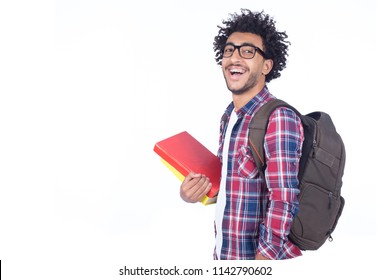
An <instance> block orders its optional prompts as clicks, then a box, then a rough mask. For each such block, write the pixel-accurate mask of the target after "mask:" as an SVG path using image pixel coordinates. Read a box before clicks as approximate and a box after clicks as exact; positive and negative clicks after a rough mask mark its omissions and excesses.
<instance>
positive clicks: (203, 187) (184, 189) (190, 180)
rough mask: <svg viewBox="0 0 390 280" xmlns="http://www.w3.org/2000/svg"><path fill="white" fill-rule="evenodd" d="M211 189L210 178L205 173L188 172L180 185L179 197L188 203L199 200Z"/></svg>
mask: <svg viewBox="0 0 390 280" xmlns="http://www.w3.org/2000/svg"><path fill="white" fill-rule="evenodd" d="M210 189H211V183H210V179H209V178H207V177H206V176H205V175H202V174H196V173H194V172H190V174H188V175H187V177H185V178H184V181H183V183H182V184H181V186H180V196H181V198H182V199H183V200H184V201H186V202H190V203H195V202H198V201H200V200H201V199H202V198H203V197H204V196H205V195H206V194H207V193H208V192H209V190H210Z"/></svg>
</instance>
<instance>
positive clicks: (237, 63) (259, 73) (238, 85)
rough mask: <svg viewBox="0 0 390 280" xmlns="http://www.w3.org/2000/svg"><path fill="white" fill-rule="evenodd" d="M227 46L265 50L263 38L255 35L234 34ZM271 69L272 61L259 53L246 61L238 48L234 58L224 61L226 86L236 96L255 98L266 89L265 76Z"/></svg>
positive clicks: (226, 58)
mask: <svg viewBox="0 0 390 280" xmlns="http://www.w3.org/2000/svg"><path fill="white" fill-rule="evenodd" d="M226 44H233V45H234V46H242V45H251V46H254V47H257V48H260V49H261V50H263V49H264V48H263V40H262V39H261V37H260V36H258V35H256V34H253V33H241V32H234V33H233V34H231V35H230V36H229V38H228V39H227V42H226ZM231 50H232V49H231V47H230V51H231ZM241 51H242V52H243V51H244V50H241ZM271 69H272V60H270V59H265V58H264V57H263V56H262V55H261V54H260V53H259V52H258V51H256V53H255V55H254V57H253V58H251V59H246V58H242V57H241V56H240V54H239V51H238V49H237V48H236V49H235V50H234V52H233V54H232V56H230V57H224V58H223V59H222V71H223V75H224V78H225V81H226V85H227V87H228V89H229V90H230V91H231V92H232V93H233V94H234V95H249V96H251V97H253V96H255V95H256V94H257V93H259V92H260V91H261V89H262V88H263V87H264V85H265V75H266V74H268V73H269V71H271Z"/></svg>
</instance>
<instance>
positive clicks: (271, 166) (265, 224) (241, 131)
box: [215, 87, 304, 260]
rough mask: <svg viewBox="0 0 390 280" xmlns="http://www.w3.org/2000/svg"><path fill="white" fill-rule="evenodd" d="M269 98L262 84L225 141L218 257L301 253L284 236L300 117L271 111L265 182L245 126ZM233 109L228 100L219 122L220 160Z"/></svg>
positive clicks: (292, 209)
mask: <svg viewBox="0 0 390 280" xmlns="http://www.w3.org/2000/svg"><path fill="white" fill-rule="evenodd" d="M273 98H275V97H274V96H272V95H271V94H270V93H269V91H268V89H267V87H265V88H264V89H263V90H262V91H261V92H260V93H259V94H258V95H256V96H255V97H254V98H253V99H252V100H251V101H249V102H248V103H247V104H246V105H245V106H244V107H243V108H241V109H240V110H239V111H238V112H237V116H238V121H237V123H236V124H235V126H234V128H233V131H232V137H231V138H230V142H229V143H226V144H229V154H228V166H223V168H227V178H226V206H225V209H224V215H223V221H222V249H221V252H220V259H231V260H232V259H233V260H234V259H254V257H255V255H256V252H260V253H261V254H262V255H264V256H265V257H268V258H271V259H288V258H293V257H296V256H300V255H301V251H300V250H299V248H298V247H297V246H295V245H294V244H293V243H291V241H289V240H288V238H287V235H288V234H289V229H290V225H291V221H292V218H293V216H294V214H295V213H296V212H297V210H298V200H297V195H298V193H299V189H298V168H299V159H300V156H301V149H302V143H303V137H304V136H303V127H302V124H301V121H300V119H299V117H298V116H297V115H296V114H295V112H293V111H292V110H290V109H287V108H278V109H276V110H275V112H273V113H272V114H271V117H270V121H269V126H268V129H267V133H266V136H265V139H264V150H265V156H266V164H267V168H266V170H265V180H266V182H267V184H265V182H264V180H263V179H262V177H261V176H260V173H259V171H258V169H257V167H256V164H255V162H254V159H253V157H252V152H251V148H250V145H249V143H248V126H249V123H250V121H251V119H252V117H253V115H254V113H255V112H256V111H257V110H258V109H259V108H260V107H261V106H262V105H263V104H264V103H266V102H267V101H269V100H270V99H273ZM233 108H234V107H233V103H231V104H230V105H229V106H228V108H227V109H226V112H225V115H224V116H223V118H222V120H223V121H222V122H221V131H220V141H219V143H220V145H219V151H218V156H219V157H220V159H221V161H222V151H223V145H225V143H223V142H224V139H225V132H226V127H227V123H228V121H229V116H230V114H231V112H232V110H233ZM225 120H226V121H225ZM217 230H218V229H217ZM215 258H216V254H215Z"/></svg>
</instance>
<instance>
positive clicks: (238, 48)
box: [222, 43, 268, 59]
mask: <svg viewBox="0 0 390 280" xmlns="http://www.w3.org/2000/svg"><path fill="white" fill-rule="evenodd" d="M227 46H232V47H233V48H234V49H233V51H232V52H231V55H229V56H225V48H226V47H227ZM242 47H252V48H254V49H255V52H254V53H253V56H252V57H250V58H249V57H243V56H242V55H241V48H242ZM236 49H237V50H238V54H239V55H240V57H242V58H244V59H252V58H254V57H255V55H256V51H257V52H258V53H259V54H261V56H262V57H264V58H265V59H268V57H267V55H266V54H265V52H264V51H263V50H262V49H260V48H258V47H256V46H254V45H252V44H242V45H240V46H237V45H235V44H233V43H226V44H225V45H224V46H223V48H222V57H224V58H229V57H232V56H233V53H234V52H235V51H236Z"/></svg>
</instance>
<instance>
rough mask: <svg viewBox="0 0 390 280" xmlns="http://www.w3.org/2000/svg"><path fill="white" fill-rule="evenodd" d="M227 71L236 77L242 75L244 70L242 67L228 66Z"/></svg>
mask: <svg viewBox="0 0 390 280" xmlns="http://www.w3.org/2000/svg"><path fill="white" fill-rule="evenodd" d="M228 72H229V74H230V75H231V76H232V77H233V78H238V77H240V76H241V75H243V74H244V73H245V72H246V70H245V69H244V68H242V67H229V68H228Z"/></svg>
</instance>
